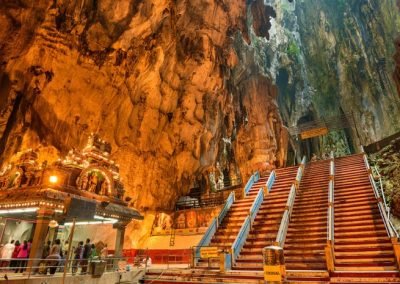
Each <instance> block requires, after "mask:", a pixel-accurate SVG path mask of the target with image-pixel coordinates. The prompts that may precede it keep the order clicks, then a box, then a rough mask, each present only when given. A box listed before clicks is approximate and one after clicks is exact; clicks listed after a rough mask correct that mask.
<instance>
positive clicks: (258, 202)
mask: <svg viewBox="0 0 400 284" xmlns="http://www.w3.org/2000/svg"><path fill="white" fill-rule="evenodd" d="M263 201H264V191H263V190H262V189H260V190H259V191H258V193H257V196H256V198H255V199H254V201H253V204H252V205H251V207H250V217H251V223H253V222H254V219H255V218H256V216H257V213H258V210H260V207H261V204H262V203H263Z"/></svg>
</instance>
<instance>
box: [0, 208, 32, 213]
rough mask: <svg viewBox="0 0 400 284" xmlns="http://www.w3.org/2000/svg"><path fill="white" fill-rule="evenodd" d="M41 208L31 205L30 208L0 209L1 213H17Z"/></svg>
mask: <svg viewBox="0 0 400 284" xmlns="http://www.w3.org/2000/svg"><path fill="white" fill-rule="evenodd" d="M38 210H39V208H37V207H30V208H22V209H9V210H0V214H16V213H30V212H36V211H38Z"/></svg>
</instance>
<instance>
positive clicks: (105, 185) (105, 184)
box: [100, 179, 111, 196]
mask: <svg viewBox="0 0 400 284" xmlns="http://www.w3.org/2000/svg"><path fill="white" fill-rule="evenodd" d="M100 194H101V195H106V196H109V195H111V192H110V190H109V184H108V181H107V180H106V179H104V181H103V183H102V184H101V191H100Z"/></svg>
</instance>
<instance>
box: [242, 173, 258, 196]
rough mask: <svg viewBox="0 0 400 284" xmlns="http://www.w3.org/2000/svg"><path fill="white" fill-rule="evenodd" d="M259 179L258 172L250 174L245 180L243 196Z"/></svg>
mask: <svg viewBox="0 0 400 284" xmlns="http://www.w3.org/2000/svg"><path fill="white" fill-rule="evenodd" d="M259 179H260V173H259V172H258V171H256V172H255V173H254V174H252V176H251V177H250V178H249V180H248V181H247V183H246V186H245V187H244V194H243V195H244V196H246V195H247V194H248V193H249V191H250V189H251V187H252V186H253V184H254V183H255V182H257V181H258V180H259Z"/></svg>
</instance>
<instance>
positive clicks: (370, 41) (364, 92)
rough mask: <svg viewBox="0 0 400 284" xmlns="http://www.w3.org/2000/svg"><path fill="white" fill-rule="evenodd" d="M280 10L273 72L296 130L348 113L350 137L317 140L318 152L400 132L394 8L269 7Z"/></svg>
mask: <svg viewBox="0 0 400 284" xmlns="http://www.w3.org/2000/svg"><path fill="white" fill-rule="evenodd" d="M266 2H267V3H269V5H271V6H272V7H273V8H274V9H275V10H276V14H277V17H276V18H274V19H273V21H272V29H271V32H270V34H271V40H270V41H269V42H266V43H265V44H264V46H265V49H266V51H265V53H266V55H267V58H268V59H267V60H265V62H266V64H265V65H266V68H267V69H268V71H267V72H268V73H269V74H270V76H271V78H272V79H273V80H274V82H275V83H276V84H277V85H278V88H279V105H280V109H281V112H282V116H283V119H284V120H285V122H286V123H287V124H288V125H289V126H293V125H296V124H297V123H299V122H305V121H308V120H314V119H320V118H322V117H325V118H327V117H331V116H338V115H340V114H342V113H347V114H348V118H349V120H350V122H351V123H353V120H354V122H355V124H356V125H357V129H356V128H355V127H354V126H353V127H352V130H351V131H346V132H345V131H340V130H337V131H333V132H331V133H330V134H329V135H328V136H327V137H324V138H321V139H316V141H314V142H316V144H318V145H317V146H318V147H315V149H314V150H316V151H323V150H324V148H325V147H327V148H328V149H329V148H332V147H334V148H343V147H342V144H345V145H346V147H347V153H349V150H351V149H352V148H353V147H354V146H356V145H359V144H363V145H366V144H369V143H371V142H374V141H376V140H380V139H381V138H384V137H386V136H388V135H390V134H392V133H395V132H396V131H398V130H399V129H400V120H399V119H398V117H399V115H400V99H399V95H398V92H397V91H396V84H398V79H399V78H397V79H395V80H393V78H392V77H393V76H392V74H393V72H394V64H393V59H392V58H393V55H394V53H395V46H394V39H395V38H396V37H397V32H398V29H399V23H400V17H399V14H398V12H394V11H396V1H395V0H385V1H377V0H362V1H359V0H340V1H339V0H338V1H331V0H310V1H299V0H298V1H291V2H292V3H290V2H289V1H286V0H282V1H281V0H276V1H275V0H269V1H266ZM397 74H398V73H397Z"/></svg>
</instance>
